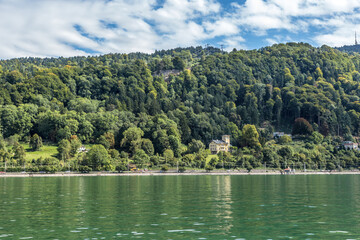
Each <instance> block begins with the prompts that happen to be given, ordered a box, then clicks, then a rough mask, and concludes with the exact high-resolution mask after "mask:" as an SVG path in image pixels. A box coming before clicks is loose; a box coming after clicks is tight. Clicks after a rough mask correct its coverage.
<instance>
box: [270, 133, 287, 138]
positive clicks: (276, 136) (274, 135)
mask: <svg viewBox="0 0 360 240" xmlns="http://www.w3.org/2000/svg"><path fill="white" fill-rule="evenodd" d="M284 135H285V133H284V132H273V137H274V138H280V137H282V136H284Z"/></svg>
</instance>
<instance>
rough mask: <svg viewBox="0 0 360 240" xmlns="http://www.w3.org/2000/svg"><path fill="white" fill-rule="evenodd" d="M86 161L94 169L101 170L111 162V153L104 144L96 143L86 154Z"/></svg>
mask: <svg viewBox="0 0 360 240" xmlns="http://www.w3.org/2000/svg"><path fill="white" fill-rule="evenodd" d="M86 163H87V165H88V166H90V167H91V168H92V170H96V171H100V170H101V169H102V168H103V167H104V166H106V165H109V164H110V159H109V154H108V152H107V150H106V148H105V147H104V146H103V145H94V146H93V147H92V148H91V149H90V150H89V152H88V153H87V154H86Z"/></svg>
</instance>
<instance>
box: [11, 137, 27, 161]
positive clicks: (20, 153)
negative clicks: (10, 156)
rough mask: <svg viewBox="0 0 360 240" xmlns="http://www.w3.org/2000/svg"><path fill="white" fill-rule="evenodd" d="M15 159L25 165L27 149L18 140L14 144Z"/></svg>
mask: <svg viewBox="0 0 360 240" xmlns="http://www.w3.org/2000/svg"><path fill="white" fill-rule="evenodd" d="M13 152H14V159H16V160H17V161H18V164H19V165H23V164H24V163H25V154H26V152H25V149H24V147H23V146H21V145H20V144H19V143H18V142H15V143H14V146H13Z"/></svg>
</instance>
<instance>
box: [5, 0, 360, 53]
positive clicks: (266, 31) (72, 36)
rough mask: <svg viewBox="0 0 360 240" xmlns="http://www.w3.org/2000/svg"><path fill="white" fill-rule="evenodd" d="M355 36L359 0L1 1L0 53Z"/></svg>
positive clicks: (245, 44)
mask: <svg viewBox="0 0 360 240" xmlns="http://www.w3.org/2000/svg"><path fill="white" fill-rule="evenodd" d="M355 31H357V32H358V36H359V42H360V0H238V1H235V0H0V33H1V35H0V59H9V58H16V57H59V56H63V57H69V56H80V55H81V56H83V55H84V56H87V55H100V54H106V53H129V52H145V53H152V52H154V51H155V50H160V49H171V48H176V47H189V46H205V45H206V44H209V45H211V46H214V47H219V48H221V47H222V48H223V49H224V50H227V51H231V50H232V49H234V48H236V49H258V48H261V47H265V46H271V45H273V44H276V43H286V42H307V43H310V44H311V45H313V46H322V45H323V44H326V45H328V46H332V47H334V46H343V45H351V44H354V41H355V40H354V34H355Z"/></svg>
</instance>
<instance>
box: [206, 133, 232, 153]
mask: <svg viewBox="0 0 360 240" xmlns="http://www.w3.org/2000/svg"><path fill="white" fill-rule="evenodd" d="M230 146H231V145H230V135H223V136H222V140H212V141H211V142H210V144H209V149H210V151H211V154H217V153H218V152H229V150H230Z"/></svg>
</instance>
